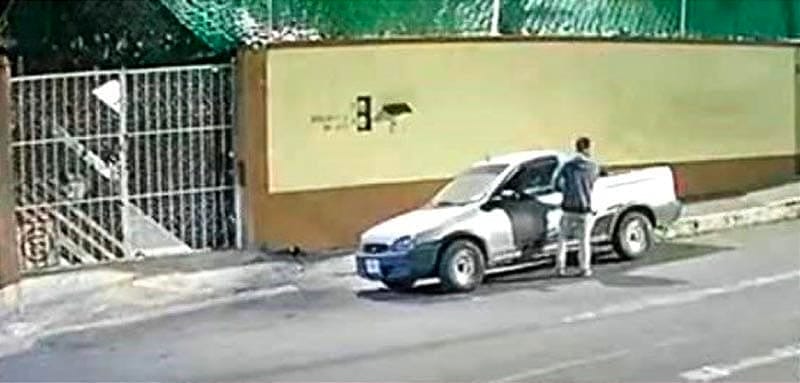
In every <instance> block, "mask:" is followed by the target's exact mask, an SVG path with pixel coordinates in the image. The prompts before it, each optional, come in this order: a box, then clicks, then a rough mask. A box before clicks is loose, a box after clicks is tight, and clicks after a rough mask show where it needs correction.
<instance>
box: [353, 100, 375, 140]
mask: <svg viewBox="0 0 800 383" xmlns="http://www.w3.org/2000/svg"><path fill="white" fill-rule="evenodd" d="M356 130H357V131H359V132H369V131H371V130H372V97H371V96H358V97H356Z"/></svg>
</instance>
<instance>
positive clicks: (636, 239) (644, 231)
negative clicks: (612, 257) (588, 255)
mask: <svg viewBox="0 0 800 383" xmlns="http://www.w3.org/2000/svg"><path fill="white" fill-rule="evenodd" d="M613 236H614V251H616V252H617V254H618V255H619V256H620V258H622V259H626V260H633V259H639V258H642V257H644V256H646V255H647V253H648V252H649V251H650V249H651V248H652V247H653V222H651V221H650V218H647V216H646V215H644V214H642V213H640V212H638V211H630V212H627V213H625V215H623V216H622V218H621V219H620V220H619V223H618V224H617V226H616V228H615V229H614V234H613Z"/></svg>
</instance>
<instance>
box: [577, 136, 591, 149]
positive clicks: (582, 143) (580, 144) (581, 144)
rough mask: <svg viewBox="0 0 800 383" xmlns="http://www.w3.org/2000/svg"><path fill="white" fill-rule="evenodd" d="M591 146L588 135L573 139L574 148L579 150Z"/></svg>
mask: <svg viewBox="0 0 800 383" xmlns="http://www.w3.org/2000/svg"><path fill="white" fill-rule="evenodd" d="M591 147H592V140H590V139H589V137H581V138H579V139H577V140H575V150H577V151H579V152H585V151H586V150H588V149H589V148H591Z"/></svg>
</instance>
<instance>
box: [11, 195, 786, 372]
mask: <svg viewBox="0 0 800 383" xmlns="http://www.w3.org/2000/svg"><path fill="white" fill-rule="evenodd" d="M797 218H800V181H798V182H795V183H791V184H787V185H784V186H780V187H776V188H771V189H766V190H762V191H758V192H755V193H750V194H747V195H744V196H739V197H733V198H726V199H720V200H715V201H707V202H699V203H693V204H689V205H687V206H686V207H685V210H684V214H683V218H682V219H681V220H680V221H678V222H677V223H676V224H674V225H672V226H671V227H669V228H667V229H666V230H664V231H661V232H659V233H658V234H659V236H660V238H662V239H666V240H669V239H673V238H679V237H686V236H693V235H699V234H702V233H706V232H710V231H716V230H724V229H728V228H733V227H741V226H747V225H753V224H759V223H767V222H774V221H779V220H785V219H797ZM345 255H347V253H339V254H317V255H304V256H298V257H292V256H289V255H274V254H273V255H268V254H265V253H261V252H243V251H229V252H214V253H205V254H195V255H187V256H174V257H169V258H161V259H151V260H145V261H140V262H131V263H125V264H112V265H105V266H101V267H95V268H92V269H84V270H80V271H68V272H61V273H52V274H49V275H39V276H29V277H27V278H25V279H24V280H23V282H22V283H21V284H20V291H21V303H22V304H21V305H20V311H19V312H14V311H10V310H9V309H8V308H5V309H4V308H2V307H0V357H2V356H3V355H6V354H8V353H13V352H18V351H20V350H24V349H25V348H26V347H29V346H30V345H31V344H33V342H35V341H36V340H37V339H40V338H42V337H46V336H51V335H58V334H63V333H68V332H73V331H80V330H85V329H89V328H98V327H109V326H114V325H121V324H129V323H134V322H137V321H143V320H148V319H152V318H157V317H161V316H167V315H176V314H181V313H185V312H190V311H194V310H199V309H202V308H206V307H211V306H215V305H220V304H225V303H232V302H241V301H247V300H257V299H266V298H268V297H270V296H274V295H276V294H285V293H291V292H298V291H300V290H301V289H325V288H330V287H332V286H335V285H338V286H342V285H343V284H350V285H353V284H358V285H359V286H367V285H370V286H372V285H375V286H377V285H376V284H374V283H372V282H367V281H361V280H359V279H358V278H356V277H355V276H354V274H353V270H352V268H353V261H352V256H345Z"/></svg>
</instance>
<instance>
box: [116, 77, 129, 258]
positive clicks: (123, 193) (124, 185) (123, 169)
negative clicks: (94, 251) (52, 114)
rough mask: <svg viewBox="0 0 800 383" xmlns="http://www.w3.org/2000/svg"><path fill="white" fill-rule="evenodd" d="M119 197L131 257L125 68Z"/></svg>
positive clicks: (121, 94) (126, 251)
mask: <svg viewBox="0 0 800 383" xmlns="http://www.w3.org/2000/svg"><path fill="white" fill-rule="evenodd" d="M118 143H119V163H118V165H117V166H118V169H119V171H118V177H119V198H120V201H121V202H122V211H121V212H120V220H121V222H120V224H121V225H122V247H123V252H124V254H123V256H124V257H125V258H127V257H129V256H130V254H131V248H130V243H131V242H130V233H129V229H130V219H129V217H128V207H129V204H130V192H129V190H128V73H127V71H126V70H125V68H122V69H121V70H120V71H119V141H118Z"/></svg>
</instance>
